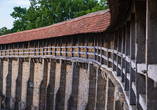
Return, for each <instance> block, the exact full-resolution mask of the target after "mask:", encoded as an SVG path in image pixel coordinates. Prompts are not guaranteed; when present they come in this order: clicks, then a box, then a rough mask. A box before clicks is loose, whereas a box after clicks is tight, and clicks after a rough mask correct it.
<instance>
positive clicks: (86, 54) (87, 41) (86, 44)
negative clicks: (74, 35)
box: [86, 36, 88, 59]
mask: <svg viewBox="0 0 157 110" xmlns="http://www.w3.org/2000/svg"><path fill="white" fill-rule="evenodd" d="M87 47H88V36H86V59H88V48H87Z"/></svg>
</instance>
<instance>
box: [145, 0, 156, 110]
mask: <svg viewBox="0 0 157 110" xmlns="http://www.w3.org/2000/svg"><path fill="white" fill-rule="evenodd" d="M156 6H157V1H156V0H146V15H147V16H146V25H147V26H146V46H147V47H146V63H147V72H148V73H147V77H146V81H147V82H146V87H147V89H146V93H147V95H146V99H147V102H146V103H147V109H148V110H153V109H154V110H155V109H157V104H156V103H157V98H156V97H157V94H156V93H157V86H156V85H157V77H156V70H157V67H156V64H157V58H156V55H157V48H156V46H157V43H156V41H157V36H156V35H157V16H156V13H157V9H156Z"/></svg>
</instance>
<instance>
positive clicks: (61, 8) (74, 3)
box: [0, 0, 108, 35]
mask: <svg viewBox="0 0 157 110" xmlns="http://www.w3.org/2000/svg"><path fill="white" fill-rule="evenodd" d="M30 4H31V5H30V7H29V8H28V9H26V8H21V7H20V6H19V7H14V11H13V12H12V13H11V14H10V15H11V16H12V17H13V18H14V19H15V20H14V22H13V28H12V29H11V30H8V29H6V27H5V28H3V29H2V28H1V34H0V35H2V34H5V33H8V32H10V33H11V32H19V31H23V30H28V29H34V28H39V27H43V26H48V25H52V24H54V23H58V22H62V21H66V20H69V19H72V18H76V17H79V16H82V15H85V14H87V13H91V12H95V11H98V10H104V9H107V8H108V6H107V5H106V0H100V2H98V0H30Z"/></svg>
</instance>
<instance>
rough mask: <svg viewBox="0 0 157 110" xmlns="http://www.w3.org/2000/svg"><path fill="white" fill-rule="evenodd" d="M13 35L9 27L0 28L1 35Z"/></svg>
mask: <svg viewBox="0 0 157 110" xmlns="http://www.w3.org/2000/svg"><path fill="white" fill-rule="evenodd" d="M9 33H11V30H10V29H7V27H2V28H0V35H4V34H9Z"/></svg>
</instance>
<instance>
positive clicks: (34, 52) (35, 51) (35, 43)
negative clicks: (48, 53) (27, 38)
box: [34, 41, 36, 56]
mask: <svg viewBox="0 0 157 110" xmlns="http://www.w3.org/2000/svg"><path fill="white" fill-rule="evenodd" d="M34 56H36V41H34Z"/></svg>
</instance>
